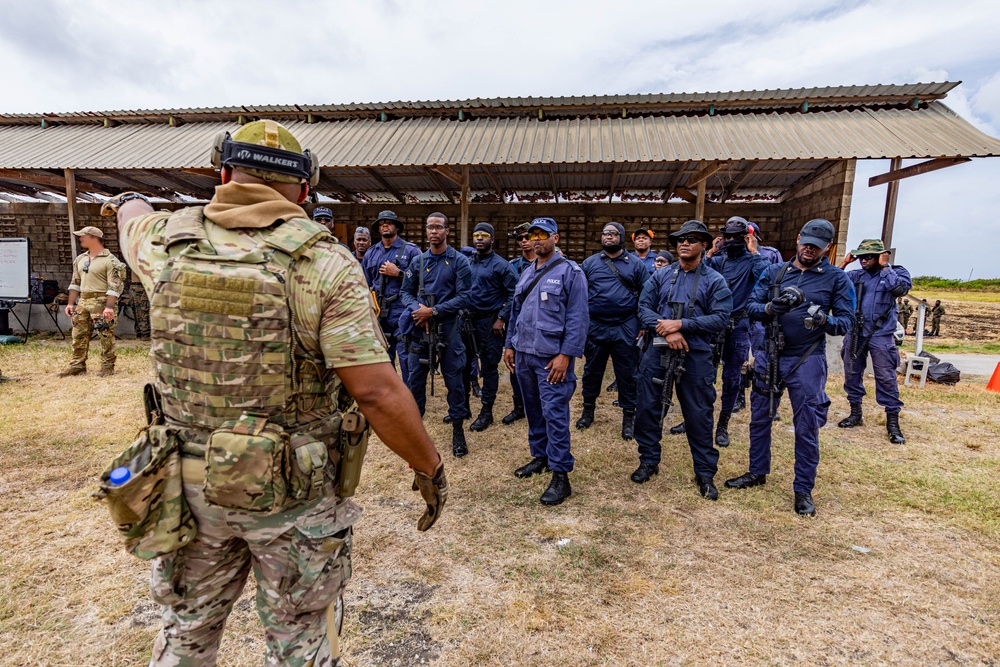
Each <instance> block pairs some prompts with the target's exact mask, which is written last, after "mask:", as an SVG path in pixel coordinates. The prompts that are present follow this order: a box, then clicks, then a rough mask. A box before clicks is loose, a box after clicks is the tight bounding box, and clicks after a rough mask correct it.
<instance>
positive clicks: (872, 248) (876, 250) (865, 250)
mask: <svg viewBox="0 0 1000 667" xmlns="http://www.w3.org/2000/svg"><path fill="white" fill-rule="evenodd" d="M884 252H885V245H883V243H882V240H881V239H865V240H864V241H862V242H861V245H859V246H858V248H857V250H852V251H851V254H852V255H854V256H855V257H864V256H865V255H881V254H882V253H884Z"/></svg>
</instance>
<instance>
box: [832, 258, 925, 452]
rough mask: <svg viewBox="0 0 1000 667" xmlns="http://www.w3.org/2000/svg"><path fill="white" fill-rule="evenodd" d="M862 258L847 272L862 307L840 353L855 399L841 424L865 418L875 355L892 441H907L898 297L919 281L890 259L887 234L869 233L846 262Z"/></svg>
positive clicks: (842, 265)
mask: <svg viewBox="0 0 1000 667" xmlns="http://www.w3.org/2000/svg"><path fill="white" fill-rule="evenodd" d="M854 260H858V263H859V264H860V265H861V268H860V269H854V270H853V271H848V272H847V277H848V278H850V280H851V282H852V283H853V284H854V292H855V297H856V299H857V310H856V311H855V315H854V317H855V321H854V326H853V327H852V328H851V330H850V331H849V332H848V333H847V335H846V336H845V337H844V344H843V347H842V348H841V350H840V356H841V358H842V359H843V360H844V391H845V392H846V393H847V400H848V402H850V404H851V414H850V415H848V416H847V417H846V418H844V419H842V420H841V421H840V422H839V423H838V424H837V426H839V427H840V428H853V427H855V426H861V424H862V423H863V418H862V411H861V400H862V399H863V398H864V396H865V366H866V365H867V364H866V362H867V359H868V357H869V356H871V359H872V369H873V370H874V371H875V400H876V401H877V402H878V404H879V405H881V406H882V408H883V409H884V410H885V429H886V431H887V432H888V434H889V442H891V443H893V444H896V445H901V444H903V443H905V442H906V439H905V438H904V437H903V433H902V431H900V429H899V411H900V410H901V409H902V407H903V402H902V401H901V400H899V382H898V381H897V380H896V367H897V366H899V349H898V348H897V347H896V341H895V340H893V334H895V333H896V321H897V319H898V316H897V311H896V300H897V299H898V298H899V297H902V296H903V295H904V294H906V293H907V292H909V291H910V288H911V287H913V282H912V280H911V279H910V272H909V271H907V270H906V269H905V268H903V267H902V266H894V265H892V264H890V263H889V252H888V251H887V250H886V249H885V246H884V245H883V243H882V240H881V239H865V240H864V241H862V242H861V244H860V245H859V246H858V248H857V249H856V250H853V251H851V252H849V253H847V256H846V257H844V260H843V261H842V262H841V263H840V268H841V269H843V268H846V267H847V266H848V265H849V264H851V263H852V262H854Z"/></svg>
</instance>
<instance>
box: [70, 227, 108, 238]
mask: <svg viewBox="0 0 1000 667" xmlns="http://www.w3.org/2000/svg"><path fill="white" fill-rule="evenodd" d="M73 236H96V237H97V238H99V239H103V238H104V232H102V231H101V230H100V229H98V228H97V227H84V228H83V229H81V230H80V231H77V232H73Z"/></svg>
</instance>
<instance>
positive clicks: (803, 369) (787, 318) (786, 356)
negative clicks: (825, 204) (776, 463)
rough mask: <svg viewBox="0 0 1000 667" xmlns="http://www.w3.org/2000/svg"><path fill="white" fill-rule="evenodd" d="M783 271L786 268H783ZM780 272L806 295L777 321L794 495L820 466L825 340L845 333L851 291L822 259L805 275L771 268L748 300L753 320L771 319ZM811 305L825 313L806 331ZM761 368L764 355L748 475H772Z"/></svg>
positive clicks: (757, 367)
mask: <svg viewBox="0 0 1000 667" xmlns="http://www.w3.org/2000/svg"><path fill="white" fill-rule="evenodd" d="M786 266H787V267H788V268H787V269H784V267H786ZM782 270H784V271H785V273H784V275H783V276H782V277H781V281H780V285H795V286H796V287H798V288H799V289H801V290H802V291H803V292H804V293H805V302H804V303H802V304H801V305H800V306H798V307H797V308H794V309H792V310H791V311H789V312H788V313H785V314H784V315H781V316H779V318H780V319H779V323H780V325H781V331H782V333H783V334H784V337H785V347H784V349H783V350H782V351H781V357H780V360H779V368H780V376H781V378H782V381H783V383H784V386H785V387H786V388H787V389H788V400H789V401H790V402H791V404H792V423H793V426H794V428H795V482H794V485H793V486H794V490H795V491H796V492H798V493H811V492H812V489H813V486H814V485H815V483H816V468H817V467H818V466H819V429H820V428H821V427H822V426H823V425H824V424H825V423H826V418H827V413H828V411H829V407H830V398H829V397H828V396H827V395H826V390H825V388H826V376H827V366H826V336H827V334H829V335H831V336H842V335H844V334H845V333H846V332H847V331H849V330H850V328H851V324H852V323H853V322H854V287H853V286H852V285H851V281H850V280H848V278H847V274H846V273H844V272H843V271H842V270H840V269H838V268H837V267H835V266H833V265H832V264H830V260H828V259H827V258H826V257H824V258H823V259H822V260H820V262H819V263H818V264H816V265H815V266H813V267H811V268H809V269H807V270H805V271H802V270H800V269H798V268H796V267H795V265H794V264H792V263H791V262H786V263H782V264H774V265H772V266H769V267H768V268H767V270H766V271H764V273H763V275H761V277H760V280H758V281H757V285H756V286H755V287H754V289H753V293H752V294H751V295H750V302H749V304H748V306H747V310H748V312H749V315H750V318H751V319H752V320H757V321H764V322H767V321H770V319H771V316H770V315H768V314H766V313H765V311H764V308H765V306H766V305H767V303H768V302H769V301H770V300H771V286H772V285H773V284H774V283H775V281H776V280H777V279H778V276H779V274H781V272H782ZM779 291H780V286H779ZM811 303H815V304H818V305H819V306H821V307H822V308H823V310H824V312H829V313H830V315H829V320H828V321H827V323H826V324H825V325H824V326H823V327H816V328H813V329H807V328H806V326H805V324H804V319H805V317H806V314H807V310H808V308H809V304H811ZM800 362H801V363H800ZM766 367H767V354H766V353H765V352H764V351H763V350H761V351H760V353H759V354H758V355H757V356H756V358H755V360H754V373H755V376H756V377H755V379H754V391H753V392H752V394H751V398H750V408H751V411H752V417H751V421H750V472H751V473H754V474H755V475H767V474H770V472H771V426H772V421H771V416H770V413H769V412H770V411H769V408H770V401H771V396H770V395H769V393H768V389H767V387H765V386H764V384H763V380H762V378H763V377H764V371H765V369H766ZM793 369H794V370H793ZM780 400H781V395H780V394H779V395H778V396H776V397H775V405H777V404H778V403H779V402H780Z"/></svg>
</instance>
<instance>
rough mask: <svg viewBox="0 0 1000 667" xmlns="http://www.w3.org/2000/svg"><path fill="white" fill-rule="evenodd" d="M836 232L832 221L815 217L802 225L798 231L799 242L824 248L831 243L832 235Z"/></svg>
mask: <svg viewBox="0 0 1000 667" xmlns="http://www.w3.org/2000/svg"><path fill="white" fill-rule="evenodd" d="M836 233H837V231H836V230H835V229H834V228H833V223H832V222H830V221H829V220H824V219H823V218H815V219H813V220H810V221H809V222H807V223H806V224H804V225H803V226H802V230H801V231H800V232H799V243H801V244H802V245H814V246H816V247H817V248H825V247H827V246H828V245H830V244H831V243H833V237H834V235H835V234H836Z"/></svg>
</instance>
